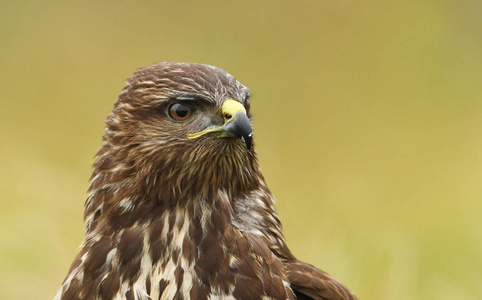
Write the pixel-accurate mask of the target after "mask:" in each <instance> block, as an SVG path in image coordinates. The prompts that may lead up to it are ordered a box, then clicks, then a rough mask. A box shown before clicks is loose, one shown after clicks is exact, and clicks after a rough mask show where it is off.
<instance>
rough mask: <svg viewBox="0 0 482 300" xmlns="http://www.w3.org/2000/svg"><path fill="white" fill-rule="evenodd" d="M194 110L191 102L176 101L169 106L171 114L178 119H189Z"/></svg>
mask: <svg viewBox="0 0 482 300" xmlns="http://www.w3.org/2000/svg"><path fill="white" fill-rule="evenodd" d="M193 111H194V108H193V107H192V106H191V105H189V104H186V105H185V104H181V103H174V104H171V106H169V111H168V112H169V116H170V117H171V118H172V119H174V120H176V121H184V120H186V119H188V118H189V117H190V116H191V115H192V113H193Z"/></svg>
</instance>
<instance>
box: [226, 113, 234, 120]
mask: <svg viewBox="0 0 482 300" xmlns="http://www.w3.org/2000/svg"><path fill="white" fill-rule="evenodd" d="M232 118H233V116H232V115H231V114H228V113H225V114H224V120H226V121H231V119H232Z"/></svg>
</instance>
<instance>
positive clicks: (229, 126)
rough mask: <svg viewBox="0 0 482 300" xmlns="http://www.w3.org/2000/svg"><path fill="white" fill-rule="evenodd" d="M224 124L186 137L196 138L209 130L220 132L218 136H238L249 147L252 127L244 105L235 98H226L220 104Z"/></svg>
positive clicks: (251, 138)
mask: <svg viewBox="0 0 482 300" xmlns="http://www.w3.org/2000/svg"><path fill="white" fill-rule="evenodd" d="M221 109H222V112H223V117H224V124H223V125H222V126H214V127H208V128H206V129H204V130H203V131H200V132H196V133H191V134H187V138H188V139H196V138H198V137H200V136H202V135H204V134H206V133H209V132H221V134H220V136H219V137H231V138H240V139H242V140H243V141H244V143H245V144H246V148H247V149H248V150H250V149H251V144H252V140H253V128H252V127H251V122H250V121H249V119H248V116H247V115H246V109H245V108H244V106H243V105H242V104H241V103H239V102H238V101H236V100H231V99H228V100H226V101H224V103H223V106H222V108H221Z"/></svg>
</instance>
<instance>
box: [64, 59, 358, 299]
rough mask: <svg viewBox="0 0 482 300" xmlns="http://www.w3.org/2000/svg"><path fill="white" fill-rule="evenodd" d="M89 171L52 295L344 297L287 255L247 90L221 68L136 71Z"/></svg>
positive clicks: (166, 65) (167, 66)
mask: <svg viewBox="0 0 482 300" xmlns="http://www.w3.org/2000/svg"><path fill="white" fill-rule="evenodd" d="M94 167H95V170H94V173H93V174H92V178H91V181H92V183H91V186H90V188H89V193H90V194H89V198H88V199H87V202H86V207H85V214H84V217H85V219H86V222H87V230H86V238H85V241H84V242H83V244H82V246H81V250H80V253H79V254H78V256H77V257H76V259H75V260H74V262H73V263H72V266H71V267H70V270H69V273H68V275H67V277H66V278H65V280H64V282H63V284H62V286H61V288H60V289H59V291H58V293H57V296H56V299H206V300H207V299H356V298H355V296H353V295H352V294H351V293H350V292H349V291H348V289H346V288H345V287H344V286H343V285H342V284H340V283H339V282H337V281H336V280H334V279H333V278H332V277H330V276H329V275H328V274H326V273H325V272H323V271H321V270H319V269H316V268H315V267H313V266H311V265H309V264H306V263H302V262H300V261H298V260H297V259H296V258H295V257H294V256H293V255H292V254H291V252H290V251H289V249H288V248H287V246H286V244H285V240H284V237H283V235H282V233H281V223H280V220H279V218H278V216H277V214H276V211H275V208H274V204H273V196H272V195H271V193H270V191H269V189H268V187H267V186H266V184H265V181H264V179H263V176H262V175H261V172H260V169H259V167H258V163H257V158H256V151H255V145H254V143H253V130H252V125H251V121H250V104H249V90H248V89H247V88H246V87H245V86H243V85H242V84H241V83H240V82H238V81H237V80H236V79H235V78H234V77H232V76H231V75H229V74H228V73H226V72H225V71H223V70H221V69H218V68H215V67H212V66H208V65H202V64H192V63H172V62H163V63H156V64H154V65H151V66H148V67H145V68H141V69H139V70H137V71H136V72H135V73H134V74H133V76H132V77H131V78H129V79H128V81H127V85H126V87H125V88H124V89H123V91H122V93H121V94H120V96H119V100H118V101H117V102H116V103H115V105H114V109H113V111H112V113H111V114H110V115H109V117H108V118H107V121H106V132H105V135H104V139H103V146H102V147H101V149H100V150H99V152H98V153H97V160H96V162H95V165H94Z"/></svg>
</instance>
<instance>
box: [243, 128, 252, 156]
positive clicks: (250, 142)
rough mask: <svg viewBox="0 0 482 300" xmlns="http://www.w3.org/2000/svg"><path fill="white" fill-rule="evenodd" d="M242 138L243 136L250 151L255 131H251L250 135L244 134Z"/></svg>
mask: <svg viewBox="0 0 482 300" xmlns="http://www.w3.org/2000/svg"><path fill="white" fill-rule="evenodd" d="M242 138H243V141H244V143H245V144H246V148H247V149H248V151H250V150H251V144H252V142H253V133H252V132H251V133H250V134H248V135H243V137H242Z"/></svg>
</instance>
